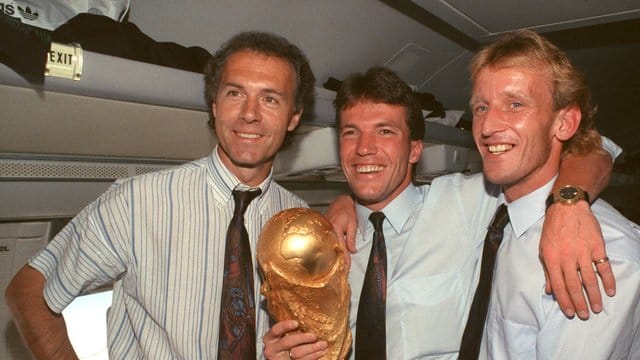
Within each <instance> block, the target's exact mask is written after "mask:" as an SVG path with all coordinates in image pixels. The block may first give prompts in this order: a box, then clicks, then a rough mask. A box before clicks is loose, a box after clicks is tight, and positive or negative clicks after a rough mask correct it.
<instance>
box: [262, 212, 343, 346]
mask: <svg viewBox="0 0 640 360" xmlns="http://www.w3.org/2000/svg"><path fill="white" fill-rule="evenodd" d="M345 254H346V249H345V246H344V244H342V242H341V241H340V240H338V237H337V236H336V233H335V231H333V227H332V226H331V224H330V223H329V221H328V220H327V219H326V218H325V217H324V216H322V214H320V213H319V212H317V211H314V210H311V209H306V208H293V209H288V210H284V211H281V212H279V213H277V214H276V215H274V216H273V217H272V218H271V219H270V220H269V222H267V224H266V225H265V226H264V228H263V229H262V233H261V234H260V239H259V242H258V262H259V263H260V267H261V269H262V275H263V280H264V281H263V283H262V288H261V291H262V294H263V295H264V296H265V297H266V298H267V306H268V309H269V313H271V316H273V317H274V318H275V319H276V321H282V320H288V319H293V320H297V321H298V324H299V330H300V331H301V332H311V333H314V334H315V335H316V336H318V338H319V339H322V340H325V341H327V343H328V344H329V348H328V349H327V355H326V356H325V357H324V358H325V359H344V358H345V357H346V355H347V353H348V352H349V348H350V347H351V331H350V329H349V298H350V293H351V289H350V288H349V282H348V279H347V275H348V271H347V267H346V264H345V256H346V255H345Z"/></svg>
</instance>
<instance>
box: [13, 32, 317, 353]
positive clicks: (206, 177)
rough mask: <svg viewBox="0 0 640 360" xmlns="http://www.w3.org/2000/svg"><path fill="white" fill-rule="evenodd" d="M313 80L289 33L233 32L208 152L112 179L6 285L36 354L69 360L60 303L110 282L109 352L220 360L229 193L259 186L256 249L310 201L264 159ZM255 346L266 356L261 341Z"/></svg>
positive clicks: (214, 92) (263, 316) (252, 217)
mask: <svg viewBox="0 0 640 360" xmlns="http://www.w3.org/2000/svg"><path fill="white" fill-rule="evenodd" d="M314 81H315V79H314V76H313V73H312V71H311V69H310V66H309V63H308V60H307V59H306V56H305V55H304V54H303V53H302V51H301V50H300V49H298V48H297V47H296V46H294V45H292V44H290V43H289V42H288V41H287V40H286V39H284V38H281V37H278V36H275V35H272V34H266V33H257V32H250V33H241V34H239V35H237V36H235V37H234V38H232V39H231V40H229V42H227V43H226V44H225V45H224V46H223V47H222V48H221V49H220V50H219V51H218V52H217V53H216V54H215V55H214V57H213V58H212V60H211V62H210V64H209V66H208V68H207V71H206V97H207V100H208V101H209V103H210V104H211V114H212V118H213V119H214V129H215V134H216V137H217V139H218V145H217V147H216V148H215V149H214V150H213V152H212V153H211V154H210V155H209V156H207V157H205V158H203V159H199V160H196V161H193V162H191V163H188V164H185V165H183V166H180V167H177V168H175V169H171V170H164V171H160V172H157V173H151V174H146V175H142V176H138V177H134V178H130V179H124V180H122V181H118V182H116V183H115V184H114V185H113V186H112V187H111V188H110V189H109V190H108V191H107V192H106V193H105V194H103V195H102V196H101V197H100V198H99V199H97V200H96V201H95V202H93V203H92V204H90V205H89V206H87V207H86V208H85V209H84V210H82V212H81V213H80V214H78V215H77V216H76V217H75V218H74V219H73V220H72V221H71V222H70V223H69V224H68V225H67V226H66V227H65V228H64V229H63V230H62V231H61V232H60V234H59V235H58V236H56V237H55V238H54V239H53V240H52V241H51V242H50V243H49V244H48V245H47V246H46V248H45V249H44V250H42V251H41V252H40V253H39V254H37V255H36V256H34V257H33V258H32V259H31V260H30V261H29V264H27V265H25V266H24V267H23V268H22V269H21V270H20V271H19V272H18V274H17V275H16V276H15V278H14V279H13V281H12V283H11V284H10V285H9V287H8V288H7V304H8V305H9V308H10V310H11V312H12V315H13V317H14V320H15V323H16V324H17V326H18V328H19V330H20V332H21V334H22V336H23V338H24V340H25V342H26V343H27V345H28V346H29V348H30V350H31V351H32V353H33V355H34V356H35V357H36V358H42V359H52V358H65V359H67V358H75V357H76V356H75V353H74V351H73V348H72V346H71V344H70V342H69V339H68V336H67V333H66V330H65V323H64V319H63V317H62V316H61V312H62V310H63V309H64V308H65V307H66V306H67V305H68V304H69V303H71V301H72V300H73V299H74V298H75V297H77V296H78V295H81V294H83V293H85V292H87V291H90V290H91V289H94V288H96V287H99V286H103V285H108V284H113V303H112V306H111V308H110V310H109V312H108V314H107V327H108V344H109V356H110V357H111V358H113V359H139V358H149V359H170V358H185V359H205V358H208V359H211V358H216V356H217V351H218V336H219V334H218V333H219V329H218V326H219V322H220V306H221V304H220V302H221V292H222V282H223V266H224V263H225V259H224V256H225V237H226V232H227V227H228V225H229V222H230V219H231V217H232V214H233V209H234V200H233V198H232V196H231V192H232V190H234V189H235V188H237V187H238V186H241V187H252V188H260V189H261V190H262V194H261V195H260V196H259V197H257V198H256V199H255V200H253V201H252V202H251V203H250V204H249V207H248V210H247V211H246V213H245V215H244V216H245V219H246V221H245V226H246V228H247V232H248V234H249V239H250V243H251V248H252V249H255V246H256V242H257V237H258V233H259V231H260V229H261V228H262V226H263V224H264V223H265V222H266V221H267V220H268V219H269V218H270V217H271V216H272V215H274V214H275V213H277V212H278V211H280V210H283V209H286V208H290V207H296V206H305V205H306V204H305V203H304V202H303V201H302V200H301V199H299V198H298V197H296V196H295V195H293V194H292V193H290V192H288V191H287V190H285V189H284V188H282V187H280V186H279V185H278V184H276V183H275V182H274V181H272V177H271V171H272V169H271V166H272V163H273V159H274V156H275V154H276V152H277V151H278V150H279V149H280V147H281V146H282V143H283V140H284V138H285V135H286V133H287V132H288V131H292V130H294V129H295V127H296V126H297V125H298V122H299V120H300V117H301V115H302V112H303V109H304V106H305V104H308V103H309V100H310V99H311V98H312V96H313V85H314ZM253 255H254V264H255V254H253ZM255 269H256V267H255V266H254V271H255ZM254 279H259V276H258V274H257V273H254ZM256 281H259V280H256ZM259 289H260V286H259V283H256V285H255V286H254V299H255V300H257V301H255V303H256V304H257V306H256V309H257V310H256V322H257V324H256V334H257V338H258V339H259V340H258V341H260V339H261V338H262V335H263V334H264V333H265V332H266V331H267V329H268V325H269V320H268V314H267V313H266V311H265V309H264V308H263V307H261V306H260V304H261V301H260V300H261V295H260V294H259ZM256 348H257V352H258V357H261V351H262V345H261V344H258V345H257V346H256Z"/></svg>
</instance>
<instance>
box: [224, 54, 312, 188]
mask: <svg viewBox="0 0 640 360" xmlns="http://www.w3.org/2000/svg"><path fill="white" fill-rule="evenodd" d="M295 92H296V73H295V69H294V68H293V66H292V65H291V64H290V63H289V62H288V61H286V60H284V59H281V58H278V57H273V56H268V55H265V54H261V53H257V52H255V51H250V50H243V51H239V52H236V53H235V54H233V55H231V56H230V57H229V59H228V60H227V63H226V65H225V67H224V70H223V72H222V74H221V76H220V85H219V87H218V91H217V93H216V97H215V101H214V103H213V104H212V111H213V115H214V116H215V132H216V137H217V138H218V144H219V147H218V154H219V155H220V158H221V160H222V162H223V163H224V164H225V165H226V166H227V168H229V170H231V172H232V173H233V174H234V175H236V176H237V177H238V178H239V179H240V180H241V181H242V182H243V183H245V184H247V185H251V186H255V185H258V184H260V183H261V182H262V181H263V180H264V179H265V178H266V177H267V176H268V174H269V172H270V171H271V164H272V163H273V159H274V156H275V154H276V152H277V151H278V149H280V146H282V142H283V140H284V136H285V134H286V132H287V131H292V130H293V129H295V127H296V126H297V125H298V122H299V120H300V115H301V114H302V111H300V112H298V113H295V112H294V105H295Z"/></svg>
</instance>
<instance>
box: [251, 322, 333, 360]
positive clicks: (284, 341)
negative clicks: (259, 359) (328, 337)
mask: <svg viewBox="0 0 640 360" xmlns="http://www.w3.org/2000/svg"><path fill="white" fill-rule="evenodd" d="M297 329H298V322H297V321H295V320H283V321H280V322H278V323H276V324H275V325H273V327H272V328H271V329H269V331H268V332H267V333H266V334H265V335H264V337H263V342H264V356H265V357H266V358H267V359H270V360H272V359H282V360H289V359H304V360H314V359H319V358H321V357H322V356H324V355H325V354H326V353H327V347H328V344H327V342H326V341H322V340H320V341H318V338H317V337H316V336H315V335H314V334H312V333H292V331H296V330H297Z"/></svg>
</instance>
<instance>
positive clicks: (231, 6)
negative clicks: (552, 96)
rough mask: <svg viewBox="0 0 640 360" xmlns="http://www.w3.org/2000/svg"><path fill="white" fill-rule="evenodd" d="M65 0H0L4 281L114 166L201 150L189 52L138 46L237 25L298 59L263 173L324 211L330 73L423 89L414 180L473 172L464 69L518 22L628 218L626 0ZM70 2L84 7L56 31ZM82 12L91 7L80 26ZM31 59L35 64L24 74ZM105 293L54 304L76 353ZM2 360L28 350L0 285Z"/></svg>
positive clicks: (632, 25)
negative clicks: (299, 79)
mask: <svg viewBox="0 0 640 360" xmlns="http://www.w3.org/2000/svg"><path fill="white" fill-rule="evenodd" d="M72 3H75V2H73V1H51V2H49V1H38V0H30V1H18V0H0V16H2V18H0V19H1V20H2V21H1V22H0V27H1V28H0V289H2V290H3V291H4V288H5V287H6V286H7V285H8V283H9V281H10V280H11V278H12V276H13V274H15V272H17V271H18V270H19V269H20V268H21V267H22V265H24V264H25V263H26V261H27V260H28V259H29V257H30V256H31V255H33V254H34V253H35V252H36V251H38V250H39V249H40V248H41V247H42V246H43V245H44V244H46V243H47V241H48V240H50V239H51V238H52V237H53V236H54V235H55V234H56V233H57V232H58V231H59V230H60V229H61V228H62V227H63V226H64V225H65V224H66V222H67V221H68V220H69V219H70V218H72V217H73V216H74V215H75V214H77V213H78V212H79V211H80V210H81V209H82V208H83V207H85V206H86V205H87V204H89V203H90V202H91V201H93V200H95V199H96V198H97V197H98V196H99V195H100V194H102V193H103V192H104V191H105V190H106V189H107V188H108V187H109V186H110V185H111V184H112V183H113V181H114V180H116V179H119V178H126V177H132V176H136V175H140V174H144V173H147V172H152V171H157V170H160V169H166V168H170V167H173V166H176V165H179V164H183V163H185V162H188V161H191V160H194V159H198V158H201V157H204V156H207V155H208V154H209V153H210V152H211V150H212V149H213V147H214V146H215V144H216V139H215V136H214V135H213V131H212V129H211V128H210V126H209V120H210V119H209V113H208V106H209V105H208V104H206V103H205V100H204V95H203V93H204V91H203V90H204V87H203V84H204V82H203V74H202V72H201V71H200V70H198V68H197V65H194V64H192V63H190V64H184V63H182V62H176V63H174V64H170V60H168V59H160V60H158V59H154V58H153V56H149V54H145V53H144V49H142V48H141V47H139V46H138V47H136V44H141V43H143V42H144V43H145V44H147V43H155V44H160V43H163V44H167V43H171V44H173V45H171V46H176V47H180V49H181V51H191V52H188V53H187V54H194V55H193V57H194V58H196V57H198V56H200V57H205V58H206V56H207V55H208V54H210V53H213V52H215V51H216V49H218V47H219V46H220V45H221V44H222V43H223V42H224V41H226V40H227V39H229V38H230V37H231V36H233V35H234V34H236V33H238V32H240V31H246V30H261V31H269V32H273V33H276V34H279V35H282V36H284V37H286V38H287V39H289V40H290V41H291V42H293V43H294V44H296V45H298V46H299V47H300V48H301V49H302V50H303V51H304V52H305V53H306V55H307V56H308V58H309V60H310V64H311V67H312V69H313V71H314V74H315V76H316V84H315V102H314V106H313V108H311V109H305V112H304V117H303V120H302V122H301V126H299V128H298V129H297V130H296V131H295V133H294V135H293V137H292V140H291V143H290V144H288V145H287V146H286V147H285V148H284V149H282V150H281V151H280V153H279V154H278V155H277V157H276V160H275V163H274V177H275V179H276V180H277V181H278V182H279V183H280V184H282V185H283V186H284V187H286V188H287V189H290V190H292V191H293V192H295V193H296V194H298V195H299V196H301V197H302V198H303V199H304V200H305V201H307V202H308V203H309V204H310V205H311V206H312V207H313V208H316V209H319V210H320V211H322V210H324V209H325V208H326V207H327V206H328V204H329V203H330V202H331V200H332V199H333V198H334V197H335V196H337V195H338V194H342V193H348V186H347V184H346V181H345V178H344V175H343V174H342V171H341V169H340V161H339V155H338V140H337V136H336V128H335V114H334V108H333V99H334V97H335V88H334V87H332V86H331V84H332V82H334V81H336V80H338V81H339V80H342V79H344V78H346V77H347V76H348V75H349V74H351V73H354V72H363V71H365V70H366V69H368V68H369V67H371V66H374V65H384V66H387V67H389V68H391V69H392V70H394V71H395V72H396V73H398V74H399V75H400V77H401V78H402V79H403V80H404V81H405V82H407V83H408V84H409V85H410V86H411V87H412V89H413V90H414V92H415V93H418V94H420V95H421V96H422V98H423V99H425V100H424V102H423V104H422V105H423V114H424V117H425V124H426V135H425V138H424V143H425V147H424V151H423V155H422V158H421V160H420V162H419V165H418V170H417V180H418V181H419V182H422V183H428V182H430V181H431V180H432V179H434V178H435V177H437V176H440V175H443V174H448V173H452V172H464V173H475V172H479V171H481V160H480V156H479V154H478V152H477V151H476V150H475V145H474V142H473V139H472V136H471V133H470V128H471V115H470V112H469V109H468V101H469V94H470V82H469V73H468V70H467V66H468V64H469V61H470V59H471V58H472V56H473V54H474V53H475V52H476V51H477V50H478V49H480V48H481V47H482V46H483V45H485V44H487V43H489V42H490V41H491V40H493V39H495V38H496V37H497V36H499V35H500V34H502V33H505V32H508V31H511V30H516V29H525V28H526V29H532V30H534V31H536V32H538V33H541V34H543V35H544V36H546V37H547V38H548V39H550V40H551V41H552V42H554V43H555V44H556V45H558V46H559V47H560V48H562V49H564V50H565V51H566V52H567V54H568V56H569V57H570V59H571V60H572V61H573V62H574V63H575V64H576V65H577V67H578V68H579V69H581V70H582V71H583V72H584V73H585V74H586V78H587V81H588V83H589V85H590V87H591V89H592V91H593V102H594V103H595V104H597V106H598V112H597V115H596V127H597V129H598V130H599V131H600V133H601V134H603V135H604V136H606V137H608V138H610V139H611V140H613V141H614V142H615V143H616V144H618V145H619V146H620V147H621V148H622V149H623V153H622V155H621V156H620V157H618V159H616V161H615V163H614V167H613V174H612V177H611V182H610V184H609V187H608V188H607V190H606V191H605V192H604V193H603V194H602V198H604V199H606V200H607V201H608V202H610V203H611V204H612V205H614V206H615V207H616V208H617V209H618V210H619V211H620V212H621V213H623V214H624V215H625V216H626V217H628V218H629V219H631V220H633V221H634V222H636V223H638V222H640V141H638V137H640V121H638V119H637V118H636V117H637V116H638V108H637V105H638V104H640V91H638V90H639V87H640V68H639V67H638V59H640V1H639V0H628V1H595V0H586V1H585V0H566V1H561V2H560V1H555V2H550V1H543V2H540V1H532V0H528V1H520V2H517V3H516V2H512V1H506V0H490V1H482V2H478V1H472V0H413V1H411V0H399V1H394V0H381V1H379V0H323V1H296V0H267V1H249V0H247V1H227V0H222V1H206V0H192V1H167V0H154V1H151V0H131V1H129V0H118V1H109V2H104V1H86V2H78V3H82V5H78V4H76V5H75V6H77V8H75V9H70V7H71V5H70V4H72ZM82 14H85V15H86V14H91V15H92V17H91V18H89V19H87V18H85V19H84V22H82V23H81V24H80V25H79V26H77V27H75V28H67V29H65V31H64V34H62V33H63V31H60V33H61V34H58V30H57V29H60V27H61V26H63V25H64V24H65V23H66V22H67V21H69V20H71V19H72V18H74V17H75V16H77V15H82ZM94 18H103V19H104V20H106V21H99V22H98V23H99V24H100V25H97V24H98V23H97V24H96V25H93V24H92V23H91V19H94ZM107 19H108V20H107ZM105 24H106V25H105ZM107 25H108V26H107ZM102 26H104V27H102ZM130 34H137V36H139V37H138V38H136V39H133V38H132V37H130V36H133V35H130ZM55 39H64V40H66V41H56V40H55ZM44 44H47V46H46V47H45V46H44ZM49 44H51V45H50V47H49V46H48V45H49ZM43 55H44V56H43ZM188 56H189V55H187V57H188ZM43 58H44V60H45V61H44V63H42V64H41V60H42V59H43ZM34 64H35V65H34ZM38 64H40V65H42V66H44V67H45V69H46V70H45V71H44V72H40V73H38V72H37V71H36V72H34V69H41V68H40V67H38V66H39V65H38ZM634 114H635V115H634ZM585 166H588V165H585ZM103 290H104V289H103ZM108 306H109V298H108V291H105V292H96V293H93V294H88V295H87V296H83V297H81V298H78V299H77V300H76V302H74V304H72V306H70V309H69V310H66V311H65V318H66V319H67V323H68V324H69V328H70V330H69V331H70V333H73V332H75V334H77V335H74V334H71V336H72V341H75V342H74V347H76V346H77V347H76V350H77V351H78V353H79V354H80V355H81V357H82V358H85V359H99V358H106V340H105V339H106V337H105V335H104V334H103V335H101V336H97V335H95V334H96V333H99V332H100V331H104V328H102V330H95V331H96V333H94V332H91V334H92V335H91V336H90V337H91V338H94V339H93V340H96V341H97V343H91V344H89V343H90V341H89V339H86V338H83V337H82V336H83V335H84V334H83V333H85V334H86V333H87V331H86V326H88V325H87V324H86V323H85V322H86V321H88V322H89V323H92V324H93V326H96V327H97V328H101V327H103V326H104V323H105V320H104V311H106V308H107V307H108ZM96 309H99V310H96ZM90 315H91V316H93V317H91V318H89V316H90ZM87 319H89V320H87ZM83 320H84V321H85V322H83ZM83 329H84V330H83ZM74 339H77V340H74ZM85 347H86V349H85ZM0 358H2V359H26V358H29V355H28V352H27V350H26V349H25V348H24V345H22V342H21V340H20V338H19V335H18V333H17V330H16V329H15V326H14V325H13V324H12V322H11V318H10V315H9V313H8V310H7V309H6V305H5V303H4V298H1V299H0Z"/></svg>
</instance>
